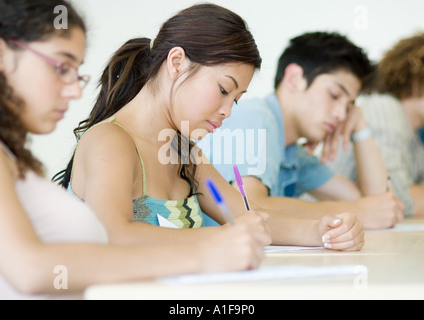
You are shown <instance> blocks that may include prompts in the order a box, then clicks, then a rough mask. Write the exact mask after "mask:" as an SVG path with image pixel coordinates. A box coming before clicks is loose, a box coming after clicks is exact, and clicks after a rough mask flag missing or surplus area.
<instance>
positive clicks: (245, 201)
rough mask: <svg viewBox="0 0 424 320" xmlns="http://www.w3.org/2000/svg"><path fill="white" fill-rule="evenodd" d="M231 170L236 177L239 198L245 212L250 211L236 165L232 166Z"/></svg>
mask: <svg viewBox="0 0 424 320" xmlns="http://www.w3.org/2000/svg"><path fill="white" fill-rule="evenodd" d="M233 169H234V175H235V176H236V181H237V185H238V187H239V190H240V193H241V197H242V198H243V201H244V206H245V207H246V210H247V211H249V210H250V205H249V200H247V196H246V192H245V191H244V187H243V180H242V179H241V176H240V172H239V170H238V168H237V165H234V166H233Z"/></svg>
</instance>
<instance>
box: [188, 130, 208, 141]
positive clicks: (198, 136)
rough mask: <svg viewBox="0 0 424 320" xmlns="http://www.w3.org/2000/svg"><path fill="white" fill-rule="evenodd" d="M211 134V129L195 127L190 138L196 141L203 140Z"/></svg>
mask: <svg viewBox="0 0 424 320" xmlns="http://www.w3.org/2000/svg"><path fill="white" fill-rule="evenodd" d="M208 134H209V131H208V130H206V129H195V130H193V131H192V132H191V133H190V138H191V139H193V140H196V141H199V140H202V139H203V138H204V137H206V136H207V135H208Z"/></svg>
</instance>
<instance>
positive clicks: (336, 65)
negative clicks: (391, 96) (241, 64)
mask: <svg viewBox="0 0 424 320" xmlns="http://www.w3.org/2000/svg"><path fill="white" fill-rule="evenodd" d="M291 63H296V64H298V65H299V66H301V67H302V69H303V75H304V77H305V78H306V80H307V84H308V86H309V85H310V84H311V83H312V81H313V80H314V79H315V78H316V77H317V76H318V75H320V74H323V73H332V72H335V71H339V70H345V71H348V72H351V73H353V74H354V75H355V76H356V77H357V78H358V79H359V80H360V81H361V84H362V90H365V89H368V88H369V87H370V86H371V85H372V83H373V80H374V77H375V70H376V68H375V65H374V63H372V62H371V61H370V60H369V59H368V56H367V55H366V53H365V52H364V51H363V50H362V49H361V48H359V47H357V46H356V45H355V44H353V43H352V42H351V41H350V40H348V39H347V38H346V37H345V36H343V35H340V34H338V33H335V32H332V33H328V32H310V33H304V34H302V35H300V36H297V37H295V38H292V39H291V40H290V43H289V46H288V47H287V48H286V49H285V50H284V52H283V53H282V55H281V56H280V59H279V60H278V67H277V73H276V76H275V80H274V88H275V89H277V88H278V86H279V85H280V83H281V81H282V79H283V77H284V72H285V70H286V67H287V66H288V65H289V64H291Z"/></svg>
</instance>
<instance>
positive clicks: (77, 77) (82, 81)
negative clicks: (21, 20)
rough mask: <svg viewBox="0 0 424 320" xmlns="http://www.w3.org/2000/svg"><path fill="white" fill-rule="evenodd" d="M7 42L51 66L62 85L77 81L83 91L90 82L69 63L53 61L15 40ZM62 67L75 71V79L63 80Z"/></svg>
mask: <svg viewBox="0 0 424 320" xmlns="http://www.w3.org/2000/svg"><path fill="white" fill-rule="evenodd" d="M9 41H11V42H12V43H14V44H15V45H17V46H18V47H20V48H21V49H24V50H28V51H30V52H32V53H34V54H36V55H37V56H39V57H40V58H42V59H43V60H44V61H46V62H47V63H48V64H50V65H51V66H53V67H54V68H55V70H56V73H57V75H58V76H59V78H60V80H62V81H63V82H64V83H66V84H72V83H74V82H76V81H78V83H79V85H80V86H81V89H84V88H85V87H86V86H87V84H88V82H89V81H90V79H91V77H90V76H89V75H83V76H81V75H79V74H78V69H77V68H75V67H74V66H72V65H71V64H70V63H68V62H59V61H56V60H55V59H52V58H50V57H48V56H46V55H44V54H43V53H41V52H39V51H37V50H35V49H33V48H31V47H30V46H29V45H27V44H25V43H23V42H21V41H19V40H17V39H9ZM64 66H67V67H69V68H70V69H73V70H75V77H74V79H72V80H70V81H68V80H64V78H63V75H62V73H61V71H62V70H63V69H64Z"/></svg>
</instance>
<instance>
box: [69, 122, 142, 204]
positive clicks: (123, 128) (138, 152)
mask: <svg viewBox="0 0 424 320" xmlns="http://www.w3.org/2000/svg"><path fill="white" fill-rule="evenodd" d="M115 120H116V118H115V116H112V117H110V118H108V119H106V120H103V121H101V122H99V123H96V124H95V125H94V126H92V127H91V128H89V129H88V130H87V131H86V132H85V133H87V132H88V131H89V130H90V129H93V128H94V127H96V126H98V125H101V124H102V123H113V124H115V125H117V126H118V127H120V128H121V129H122V130H124V131H125V132H126V133H127V134H128V135H129V136H130V137H131V140H132V141H133V142H134V146H135V149H136V151H137V154H138V157H139V159H140V163H141V169H142V172H143V196H144V195H146V194H147V185H146V171H145V169H144V162H143V159H142V157H141V154H140V151H139V150H138V148H137V145H136V143H135V141H134V139H133V137H132V136H131V134H130V133H129V132H128V130H127V129H125V127H123V126H122V125H120V124H119V123H117V122H115ZM85 133H84V134H85ZM80 141H81V139H80V140H79V141H78V143H77V147H76V149H78V145H79V143H80ZM76 149H75V151H76ZM72 175H73V170H72V171H71V179H70V181H72Z"/></svg>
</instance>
